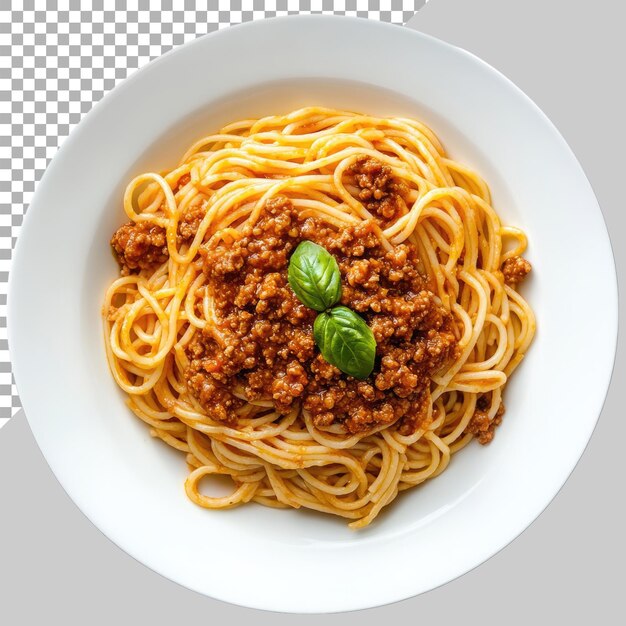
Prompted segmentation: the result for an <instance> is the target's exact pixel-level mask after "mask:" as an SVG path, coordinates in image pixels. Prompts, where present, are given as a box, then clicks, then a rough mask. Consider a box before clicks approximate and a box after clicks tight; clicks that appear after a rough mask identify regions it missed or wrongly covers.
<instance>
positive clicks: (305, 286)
mask: <svg viewBox="0 0 626 626" xmlns="http://www.w3.org/2000/svg"><path fill="white" fill-rule="evenodd" d="M287 277H288V279H289V284H290V285H291V288H292V289H293V290H294V292H295V294H296V296H298V299H299V300H300V301H301V302H302V303H303V304H306V306H308V307H310V308H311V309H315V310H316V311H325V310H326V309H327V308H328V307H331V306H332V305H333V304H336V303H337V302H339V300H340V298H341V273H340V272H339V266H338V265H337V261H336V260H335V257H334V256H333V255H332V254H330V253H329V252H328V251H327V250H325V249H324V248H322V246H318V245H317V244H316V243H313V242H312V241H302V242H301V243H300V245H298V247H297V248H296V250H295V252H294V253H293V254H292V255H291V259H290V260H289V270H288V272H287Z"/></svg>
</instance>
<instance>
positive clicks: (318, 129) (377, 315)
mask: <svg viewBox="0 0 626 626" xmlns="http://www.w3.org/2000/svg"><path fill="white" fill-rule="evenodd" d="M124 210H125V212H126V215H127V216H128V219H129V221H128V222H127V223H126V224H124V225H122V226H121V227H120V228H119V229H118V230H117V231H116V233H115V234H114V235H113V238H112V240H111V245H112V248H113V251H114V254H115V256H116V258H117V260H118V262H119V265H120V274H121V275H120V277H119V278H117V279H116V280H115V281H114V282H113V283H112V284H111V285H110V287H109V288H108V290H107V293H106V297H105V304H104V307H103V318H104V328H105V345H106V351H107V358H108V361H109V365H110V368H111V371H112V374H113V376H114V378H115V380H116V382H117V384H118V385H119V386H120V388H121V389H122V390H123V391H124V392H125V393H126V394H127V397H128V404H129V406H130V408H131V409H132V411H133V412H134V413H135V415H137V416H138V417H139V418H140V419H142V420H143V421H144V422H146V423H147V424H148V426H149V427H150V432H151V434H152V435H153V436H155V437H157V438H159V439H161V440H163V441H164V442H165V443H167V444H168V445H170V446H172V447H173V448H175V449H177V450H180V451H181V452H182V453H184V454H185V455H186V460H187V463H188V466H189V469H190V474H189V476H188V478H187V480H186V484H185V489H186V493H187V494H188V496H189V498H190V499H191V500H192V501H193V502H195V503H196V504H198V505H200V506H203V507H206V508H212V509H219V508H229V507H233V506H237V505H240V504H243V503H246V502H250V501H254V502H258V503H261V504H264V505H268V506H273V507H283V508H284V507H294V508H300V507H305V508H309V509H314V510H318V511H322V512H326V513H331V514H335V515H339V516H342V517H344V518H347V519H349V520H351V522H350V526H351V527H353V528H360V527H363V526H366V525H368V524H369V523H370V522H371V521H372V520H373V519H374V518H375V517H376V516H377V515H378V513H379V512H380V511H381V510H382V508H383V507H385V506H386V505H387V504H389V503H390V502H392V501H393V499H394V498H395V497H396V496H397V494H398V493H399V492H400V491H403V490H406V489H409V488H411V487H413V486H416V485H418V484H420V483H422V482H424V481H425V480H427V479H429V478H433V477H435V476H437V475H438V474H440V473H441V472H442V471H443V470H444V469H445V468H446V467H447V465H448V463H449V461H450V458H451V455H452V454H454V453H455V452H457V451H458V450H459V449H461V448H462V447H464V446H465V445H466V444H467V443H469V441H470V440H471V439H472V438H477V439H478V440H479V441H480V442H481V443H487V442H489V441H490V440H491V439H492V438H493V436H494V430H495V428H496V426H497V425H498V424H499V423H500V422H501V419H502V415H503V412H504V405H503V402H502V392H503V390H504V388H505V385H506V382H507V380H508V378H509V377H510V375H511V374H512V372H513V371H514V369H515V368H516V367H517V366H518V365H519V363H520V361H521V360H522V358H523V356H524V354H525V353H526V351H527V349H528V347H529V345H530V343H531V341H532V338H533V334H534V330H535V320H534V316H533V312H532V310H531V308H530V307H529V306H528V304H527V303H526V302H525V300H524V299H523V298H522V296H521V295H520V294H519V292H518V290H517V287H518V285H519V283H520V282H521V281H522V280H523V279H524V277H525V276H526V275H527V274H528V272H529V271H530V264H529V263H528V261H526V260H525V259H524V258H523V257H522V254H523V253H524V251H525V249H526V245H527V240H526V236H525V234H524V233H523V232H522V231H521V230H519V229H517V228H514V227H511V226H503V225H502V223H501V221H500V219H499V217H498V215H497V213H496V212H495V210H494V209H493V207H492V205H491V198H490V192H489V189H488V187H487V185H486V184H485V182H484V181H483V180H482V179H481V178H480V177H479V176H478V175H477V174H475V173H474V172H473V171H472V170H470V169H469V168H467V167H465V166H464V165H462V164H460V163H457V162H456V161H453V160H452V159H450V158H449V157H448V156H447V155H446V153H445V152H444V150H443V148H442V146H441V144H440V142H439V140H438V138H437V137H436V135H435V134H434V133H433V132H432V131H431V130H430V129H429V128H427V127H426V126H425V125H424V124H422V123H420V122H418V121H416V120H413V119H408V118H377V117H372V116H369V115H361V114H356V113H352V112H346V111H339V110H332V109H326V108H321V107H309V108H305V109H300V110H297V111H293V112H291V113H289V114H287V115H278V116H271V117H265V118H263V119H258V120H244V121H240V122H235V123H233V124H230V125H228V126H226V127H224V128H223V129H222V130H221V131H220V132H219V133H217V134H214V135H209V136H206V137H203V138H202V139H200V140H199V141H197V142H196V143H195V144H194V145H193V146H191V148H190V149H189V150H188V151H187V153H186V154H185V155H184V156H183V158H182V159H181V161H180V163H179V165H178V166H177V167H176V168H174V169H172V170H170V171H166V172H163V173H160V174H157V173H146V174H141V175H139V176H137V177H136V178H135V179H134V180H132V181H131V182H130V184H129V185H128V187H127V189H126V192H125V196H124ZM306 242H310V244H306V246H307V247H306V249H305V248H303V247H301V246H302V244H303V243H306ZM304 254H306V255H308V256H306V257H303V260H302V263H303V265H302V267H303V268H305V269H302V268H298V267H296V264H297V263H296V261H297V255H300V256H302V255H304ZM298 258H299V257H298ZM294 268H295V269H294ZM305 270H306V271H305ZM298 272H299V273H298ZM307 272H309V274H310V275H309V274H307ZM298 281H304V282H302V284H300V283H298ZM306 281H309V282H308V283H307V282H306ZM310 281H313V282H310ZM315 281H318V283H319V284H317V283H315ZM305 283H306V284H305ZM320 285H321V286H320ZM323 289H326V292H323ZM320 290H321V291H320ZM320 293H321V294H322V296H323V295H324V293H332V297H330V299H327V301H326V300H324V297H322V298H321V300H320V299H319V297H318V296H319V295H320ZM333 323H334V324H335V326H333ZM318 326H319V328H321V330H319V332H318ZM329 329H330V330H329ZM331 331H332V332H331ZM342 333H343V334H342ZM338 342H339V343H340V344H341V345H339V343H338ZM341 342H343V343H341ZM338 345H339V347H337V346H338ZM348 361H349V363H348ZM216 474H221V475H226V476H229V477H230V478H232V481H233V482H234V485H235V488H234V491H233V493H232V494H230V495H228V496H225V497H212V496H209V495H205V494H204V493H202V491H201V489H200V483H201V480H202V479H203V478H204V477H206V476H211V475H216Z"/></svg>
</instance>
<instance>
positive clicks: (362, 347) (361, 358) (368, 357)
mask: <svg viewBox="0 0 626 626" xmlns="http://www.w3.org/2000/svg"><path fill="white" fill-rule="evenodd" d="M313 336H314V338H315V343H316V344H317V345H318V347H319V349H320V352H321V353H322V356H323V357H324V359H326V361H328V362H329V363H330V364H331V365H334V366H335V367H338V368H339V369H340V370H341V371H342V372H344V373H345V374H349V375H350V376H354V378H359V379H361V380H362V379H364V378H367V377H368V376H369V375H370V374H371V373H372V370H373V369H374V357H375V356H376V340H375V339H374V335H373V333H372V331H371V329H370V328H369V326H368V325H367V324H366V323H365V320H364V319H363V318H362V317H361V316H360V315H357V314H356V313H355V312H354V311H352V310H351V309H348V308H347V307H345V306H336V307H335V308H333V309H331V310H330V311H325V312H324V313H320V314H319V315H318V316H317V318H316V320H315V324H314V325H313Z"/></svg>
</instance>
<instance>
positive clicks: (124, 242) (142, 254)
mask: <svg viewBox="0 0 626 626" xmlns="http://www.w3.org/2000/svg"><path fill="white" fill-rule="evenodd" d="M111 247H112V248H113V252H114V253H115V256H116V258H117V260H118V262H119V264H120V268H121V274H122V276H127V275H128V274H131V273H133V272H137V271H139V270H143V269H148V270H153V269H154V268H155V267H157V266H159V265H161V263H164V262H165V261H167V259H168V251H167V241H166V238H165V229H164V228H161V227H160V226H157V225H156V224H152V223H151V222H137V223H134V222H128V223H126V224H124V225H123V226H120V228H118V229H117V231H115V234H114V235H113V237H112V239H111Z"/></svg>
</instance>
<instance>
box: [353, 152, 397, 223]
mask: <svg viewBox="0 0 626 626" xmlns="http://www.w3.org/2000/svg"><path fill="white" fill-rule="evenodd" d="M347 172H348V174H349V175H351V176H353V177H354V183H355V185H356V186H357V187H358V188H359V189H360V191H359V200H360V201H361V202H362V203H363V205H364V206H365V207H366V208H367V209H368V211H370V212H372V213H373V214H374V215H376V216H377V217H378V218H379V220H380V222H381V225H382V226H383V227H385V226H386V225H388V224H390V223H391V222H394V221H395V220H396V219H397V218H398V217H400V215H402V214H403V213H406V212H407V208H406V203H405V202H404V198H405V197H406V196H407V194H408V191H409V190H408V187H407V186H406V185H405V184H404V183H402V182H400V181H398V180H397V179H395V178H394V176H393V173H392V170H391V168H390V167H389V166H388V165H385V164H384V163H382V162H381V161H379V160H378V159H374V158H372V157H368V156H361V157H359V158H358V159H357V161H356V162H355V163H354V164H353V165H351V166H350V167H349V168H348V170H347Z"/></svg>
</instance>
